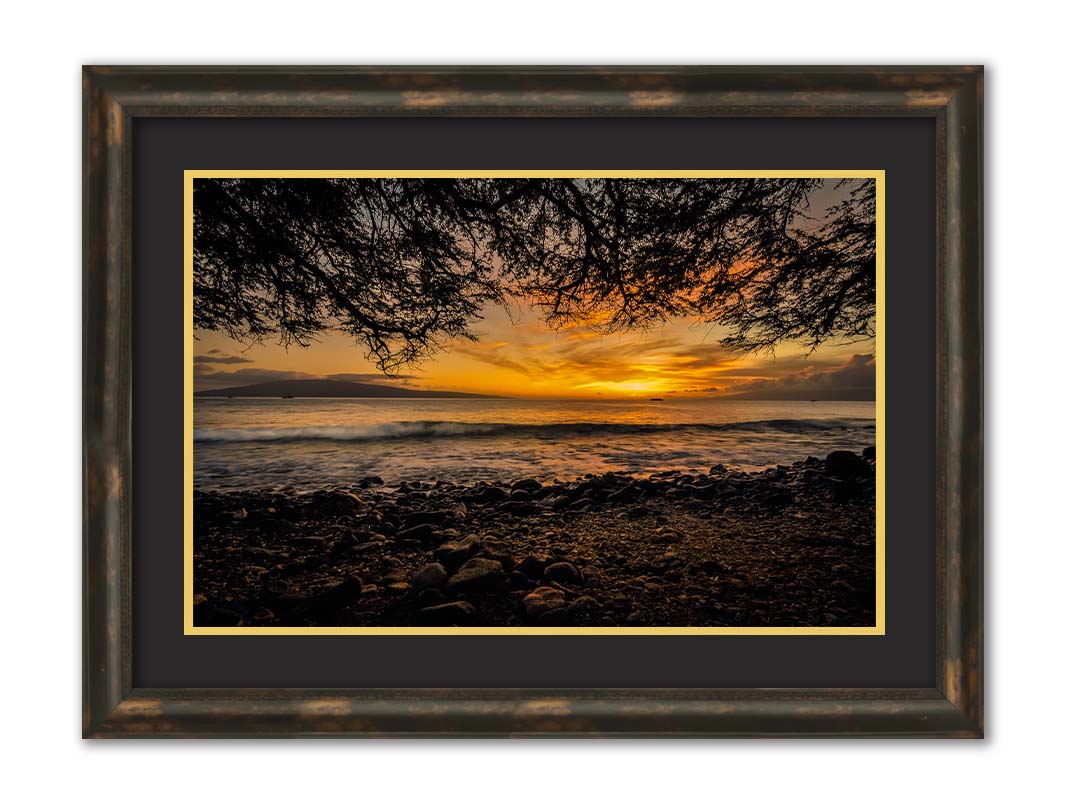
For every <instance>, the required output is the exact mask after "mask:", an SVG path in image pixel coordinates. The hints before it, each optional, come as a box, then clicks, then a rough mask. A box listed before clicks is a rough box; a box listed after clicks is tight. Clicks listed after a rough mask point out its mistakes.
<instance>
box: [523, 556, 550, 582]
mask: <svg viewBox="0 0 1067 800" xmlns="http://www.w3.org/2000/svg"><path fill="white" fill-rule="evenodd" d="M518 570H519V571H520V572H522V573H523V574H524V575H527V576H528V577H530V578H540V577H541V575H543V574H544V571H545V560H544V559H543V558H538V557H537V556H526V558H524V559H523V560H522V561H520V562H519V565H518Z"/></svg>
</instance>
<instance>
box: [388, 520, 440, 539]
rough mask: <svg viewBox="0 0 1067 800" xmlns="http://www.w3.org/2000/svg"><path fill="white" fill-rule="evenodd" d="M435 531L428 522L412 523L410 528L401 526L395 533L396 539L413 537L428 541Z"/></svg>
mask: <svg viewBox="0 0 1067 800" xmlns="http://www.w3.org/2000/svg"><path fill="white" fill-rule="evenodd" d="M436 531H437V528H435V527H434V526H433V525H430V524H429V523H423V524H421V525H413V526H412V527H410V528H401V529H400V531H399V532H398V533H397V535H396V538H397V539H415V540H416V541H419V542H428V541H430V540H431V539H433V535H434V533H435V532H436Z"/></svg>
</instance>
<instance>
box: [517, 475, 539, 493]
mask: <svg viewBox="0 0 1067 800" xmlns="http://www.w3.org/2000/svg"><path fill="white" fill-rule="evenodd" d="M511 488H512V489H513V490H515V489H517V490H520V491H524V492H536V491H537V490H538V489H540V488H541V482H540V481H537V480H534V479H533V478H523V479H522V480H520V481H515V482H514V483H513V484H511ZM512 494H513V495H514V492H513V493H512Z"/></svg>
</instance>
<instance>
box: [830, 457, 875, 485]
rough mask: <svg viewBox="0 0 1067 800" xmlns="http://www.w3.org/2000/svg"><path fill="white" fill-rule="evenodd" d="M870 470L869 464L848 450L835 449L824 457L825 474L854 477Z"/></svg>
mask: <svg viewBox="0 0 1067 800" xmlns="http://www.w3.org/2000/svg"><path fill="white" fill-rule="evenodd" d="M870 471H871V467H870V465H869V464H868V463H867V462H866V461H864V460H863V459H862V458H860V457H859V456H858V455H856V454H855V453H853V452H851V451H849V450H835V451H834V452H832V453H830V455H828V456H827V457H826V474H827V475H829V476H831V477H833V478H856V477H860V476H863V475H869V474H870Z"/></svg>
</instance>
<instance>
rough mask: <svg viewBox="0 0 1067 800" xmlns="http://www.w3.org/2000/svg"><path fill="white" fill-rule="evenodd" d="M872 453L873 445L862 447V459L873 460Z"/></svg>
mask: <svg viewBox="0 0 1067 800" xmlns="http://www.w3.org/2000/svg"><path fill="white" fill-rule="evenodd" d="M874 455H875V448H874V446H873V445H872V446H871V447H864V448H863V458H864V460H866V461H874Z"/></svg>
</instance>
